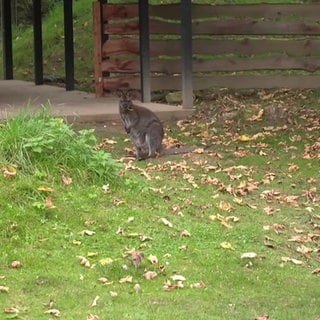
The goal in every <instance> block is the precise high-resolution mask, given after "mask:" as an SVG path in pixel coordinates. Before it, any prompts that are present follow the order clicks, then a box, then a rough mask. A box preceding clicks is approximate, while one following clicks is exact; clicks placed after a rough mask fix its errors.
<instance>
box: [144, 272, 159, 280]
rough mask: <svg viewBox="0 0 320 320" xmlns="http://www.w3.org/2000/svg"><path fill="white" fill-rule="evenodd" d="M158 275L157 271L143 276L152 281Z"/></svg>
mask: <svg viewBox="0 0 320 320" xmlns="http://www.w3.org/2000/svg"><path fill="white" fill-rule="evenodd" d="M157 275H158V274H157V273H156V272H155V271H146V272H145V273H144V274H143V276H144V277H145V279H147V280H152V279H154V278H155V277H156V276H157Z"/></svg>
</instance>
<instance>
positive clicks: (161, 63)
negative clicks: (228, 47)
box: [102, 56, 320, 74]
mask: <svg viewBox="0 0 320 320" xmlns="http://www.w3.org/2000/svg"><path fill="white" fill-rule="evenodd" d="M192 69H193V72H195V73H196V72H202V73H205V72H220V71H231V72H233V71H256V70H304V71H309V72H315V71H317V70H320V58H317V57H306V58H304V57H302V58H296V57H288V56H269V57H263V58H218V59H213V60H201V59H194V60H193V65H192ZM102 70H103V71H107V72H114V73H138V72H140V63H139V60H130V59H123V60H122V59H108V60H105V61H103V63H102ZM150 71H151V72H155V73H164V74H177V73H181V72H182V63H181V60H180V59H179V60H164V59H153V60H151V61H150Z"/></svg>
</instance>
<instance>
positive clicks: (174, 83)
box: [103, 75, 320, 91]
mask: <svg viewBox="0 0 320 320" xmlns="http://www.w3.org/2000/svg"><path fill="white" fill-rule="evenodd" d="M103 84H104V89H105V90H109V89H110V90H112V89H118V88H131V89H136V90H139V89H140V77H139V76H136V77H130V78H104V79H103ZM193 88H194V90H203V89H208V88H232V89H251V88H252V89H273V88H290V89H319V88H320V76H318V75H310V76H304V75H296V76H287V75H223V76H220V75H217V76H198V77H194V79H193ZM151 89H152V90H153V91H155V90H181V77H180V76H158V77H151Z"/></svg>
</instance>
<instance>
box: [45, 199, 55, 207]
mask: <svg viewBox="0 0 320 320" xmlns="http://www.w3.org/2000/svg"><path fill="white" fill-rule="evenodd" d="M45 204H46V208H48V209H55V208H56V206H55V205H54V204H53V203H52V198H51V196H47V197H46V199H45Z"/></svg>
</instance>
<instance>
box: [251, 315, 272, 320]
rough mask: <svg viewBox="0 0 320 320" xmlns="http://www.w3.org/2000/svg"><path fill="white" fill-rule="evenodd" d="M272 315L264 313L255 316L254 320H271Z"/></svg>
mask: <svg viewBox="0 0 320 320" xmlns="http://www.w3.org/2000/svg"><path fill="white" fill-rule="evenodd" d="M269 319H270V317H269V315H267V314H263V315H262V316H258V317H256V318H254V320H269Z"/></svg>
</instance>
